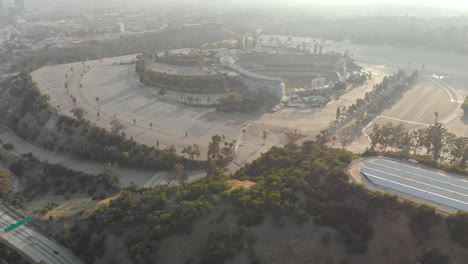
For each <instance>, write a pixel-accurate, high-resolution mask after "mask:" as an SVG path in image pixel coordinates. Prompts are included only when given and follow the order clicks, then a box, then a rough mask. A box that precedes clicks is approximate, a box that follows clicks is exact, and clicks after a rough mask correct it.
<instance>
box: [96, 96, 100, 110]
mask: <svg viewBox="0 0 468 264" xmlns="http://www.w3.org/2000/svg"><path fill="white" fill-rule="evenodd" d="M96 104H97V107H98V109H101V107H100V106H99V97H96Z"/></svg>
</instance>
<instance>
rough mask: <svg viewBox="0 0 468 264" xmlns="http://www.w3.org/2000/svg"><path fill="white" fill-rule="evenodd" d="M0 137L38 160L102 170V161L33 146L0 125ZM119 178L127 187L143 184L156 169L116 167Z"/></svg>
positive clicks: (18, 150)
mask: <svg viewBox="0 0 468 264" xmlns="http://www.w3.org/2000/svg"><path fill="white" fill-rule="evenodd" d="M0 139H1V140H2V142H3V143H11V144H13V146H14V151H16V152H17V153H18V154H27V153H32V154H33V155H34V156H35V157H37V158H38V159H39V160H40V161H43V162H49V163H52V164H61V165H63V166H65V167H67V168H69V169H71V170H75V171H81V172H84V173H88V174H93V175H98V174H100V173H102V171H103V170H104V164H103V163H102V162H97V161H90V160H82V159H78V158H76V157H74V156H72V155H68V154H64V153H58V152H53V151H49V150H46V149H43V148H40V147H38V146H35V145H33V144H31V143H29V142H27V141H25V140H23V139H22V138H20V137H19V136H17V135H16V134H14V133H13V132H12V131H10V130H9V129H7V128H5V127H1V126H0ZM118 171H119V174H120V176H121V178H120V185H121V186H122V187H128V186H130V185H131V184H132V183H134V184H136V185H138V186H143V185H144V184H145V183H146V182H148V181H149V180H150V179H151V178H152V177H153V176H154V175H155V174H156V173H157V171H150V170H142V169H135V168H128V167H119V168H118Z"/></svg>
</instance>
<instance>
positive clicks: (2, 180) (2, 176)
mask: <svg viewBox="0 0 468 264" xmlns="http://www.w3.org/2000/svg"><path fill="white" fill-rule="evenodd" d="M10 185H11V176H10V174H9V173H8V172H6V171H2V172H0V195H1V196H4V195H6V194H8V193H9V192H10Z"/></svg>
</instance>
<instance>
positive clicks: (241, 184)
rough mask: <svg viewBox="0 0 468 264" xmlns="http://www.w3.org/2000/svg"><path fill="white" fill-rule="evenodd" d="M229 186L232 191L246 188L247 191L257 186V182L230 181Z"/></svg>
mask: <svg viewBox="0 0 468 264" xmlns="http://www.w3.org/2000/svg"><path fill="white" fill-rule="evenodd" d="M228 183H229V185H231V189H235V188H239V187H244V188H246V189H250V188H252V187H253V186H254V185H255V182H252V181H228Z"/></svg>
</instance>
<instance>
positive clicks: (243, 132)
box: [242, 128, 245, 143]
mask: <svg viewBox="0 0 468 264" xmlns="http://www.w3.org/2000/svg"><path fill="white" fill-rule="evenodd" d="M242 135H243V136H244V143H245V128H244V129H242Z"/></svg>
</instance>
